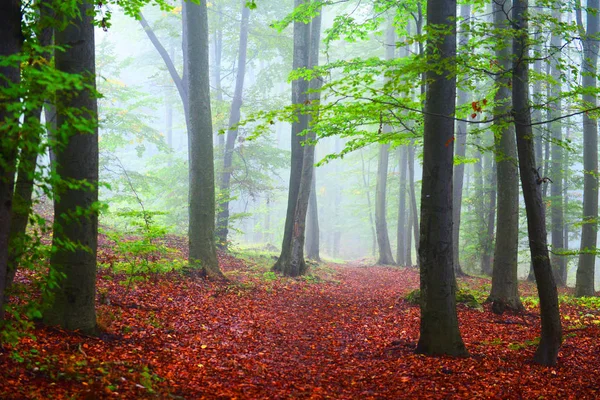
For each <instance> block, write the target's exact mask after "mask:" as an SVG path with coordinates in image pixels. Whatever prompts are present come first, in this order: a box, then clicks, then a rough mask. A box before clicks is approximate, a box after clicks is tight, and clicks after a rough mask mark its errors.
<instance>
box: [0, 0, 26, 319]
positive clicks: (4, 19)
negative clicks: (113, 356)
mask: <svg viewBox="0 0 600 400" xmlns="http://www.w3.org/2000/svg"><path fill="white" fill-rule="evenodd" d="M0 38H2V40H0V59H2V61H5V60H10V61H9V62H5V63H4V62H3V63H2V65H0V76H2V77H3V79H0V96H1V97H3V101H1V102H0V121H2V124H0V321H1V320H3V319H4V299H5V294H4V291H5V285H6V280H7V274H8V243H9V235H10V232H9V228H10V219H11V213H12V197H13V191H14V189H13V185H14V179H15V178H14V177H15V168H16V161H17V150H18V149H17V138H18V134H19V126H18V125H19V119H18V117H16V116H15V111H14V108H15V105H17V104H18V102H19V95H18V93H17V94H15V93H16V91H15V90H14V89H15V85H18V84H19V81H20V68H19V60H18V59H17V58H15V56H16V55H18V54H19V53H20V52H21V48H22V46H23V35H22V33H21V2H20V1H19V0H9V1H3V2H2V3H0ZM11 92H12V94H11ZM5 93H6V94H5ZM4 99H6V100H4Z"/></svg>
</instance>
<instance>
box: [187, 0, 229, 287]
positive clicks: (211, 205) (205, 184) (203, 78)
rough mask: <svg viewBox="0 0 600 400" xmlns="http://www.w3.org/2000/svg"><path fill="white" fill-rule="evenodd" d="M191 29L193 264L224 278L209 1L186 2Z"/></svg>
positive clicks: (191, 208) (189, 55)
mask: <svg viewBox="0 0 600 400" xmlns="http://www.w3.org/2000/svg"><path fill="white" fill-rule="evenodd" d="M183 24H184V31H186V32H187V40H186V41H184V47H183V52H184V55H185V59H186V65H185V69H186V71H187V74H188V79H187V80H186V84H187V86H186V90H187V93H188V101H189V110H188V114H189V116H188V120H187V123H188V146H189V150H188V162H189V183H190V192H189V220H190V226H189V234H188V240H189V248H190V253H189V263H190V266H191V267H192V268H194V269H198V271H199V272H200V275H201V276H206V277H209V278H217V279H221V278H224V276H223V273H222V272H221V270H220V269H219V262H218V260H217V253H216V246H215V171H214V159H213V139H212V134H213V131H212V117H211V109H210V77H209V72H208V17H207V10H206V0H201V1H200V3H199V4H196V3H193V2H189V3H188V2H184V3H183Z"/></svg>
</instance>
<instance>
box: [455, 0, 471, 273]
mask: <svg viewBox="0 0 600 400" xmlns="http://www.w3.org/2000/svg"><path fill="white" fill-rule="evenodd" d="M460 17H461V19H462V22H463V23H465V21H468V20H469V18H470V17H471V5H470V4H462V5H461V6H460ZM468 41H469V33H468V30H467V29H461V32H460V33H459V36H458V42H459V45H466V44H467V43H468ZM457 92H458V99H457V100H458V105H459V106H462V105H464V104H467V103H468V102H469V93H468V92H467V91H466V90H457ZM456 130H457V132H456V144H455V156H456V157H457V158H458V159H459V160H460V158H464V157H465V154H466V151H467V122H466V121H464V120H463V121H458V122H457V123H456ZM464 176H465V164H464V163H463V162H459V163H458V165H456V166H455V167H454V182H453V183H452V185H453V186H452V198H453V201H454V203H453V208H452V213H453V216H452V221H453V225H452V241H453V243H454V250H453V251H454V273H455V274H456V275H459V276H460V275H464V272H463V270H462V268H461V266H460V257H459V256H460V252H459V250H460V246H459V243H460V216H461V209H462V197H463V182H464Z"/></svg>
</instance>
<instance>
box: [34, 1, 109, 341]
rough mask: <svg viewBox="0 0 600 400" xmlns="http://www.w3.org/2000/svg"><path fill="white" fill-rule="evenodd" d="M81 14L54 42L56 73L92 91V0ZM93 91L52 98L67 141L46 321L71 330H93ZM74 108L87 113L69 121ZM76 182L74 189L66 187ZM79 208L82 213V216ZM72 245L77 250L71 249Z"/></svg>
mask: <svg viewBox="0 0 600 400" xmlns="http://www.w3.org/2000/svg"><path fill="white" fill-rule="evenodd" d="M78 7H79V11H80V16H78V17H75V18H74V19H73V20H72V21H71V23H70V24H69V25H68V26H67V27H66V28H65V29H64V30H63V31H57V32H56V35H55V41H56V45H57V46H62V47H64V48H65V49H66V50H65V51H57V52H56V55H55V64H56V69H57V70H59V71H62V72H66V73H71V74H81V75H82V76H84V77H85V78H86V80H87V82H86V83H87V85H89V86H91V87H92V88H95V86H96V73H95V54H94V51H95V46H94V26H93V17H92V16H91V14H90V12H91V11H92V10H93V4H92V3H91V2H87V1H84V2H83V3H81V4H79V6H78ZM96 99H97V98H96V94H95V93H94V89H87V88H84V89H81V90H79V91H78V92H76V93H71V92H58V93H57V94H56V112H57V125H58V127H59V129H60V130H61V131H63V132H68V135H69V136H68V137H67V138H65V140H66V143H64V145H63V146H61V147H60V149H58V150H57V151H56V164H57V165H56V171H57V173H58V175H59V176H60V178H61V183H59V184H58V185H57V186H55V188H54V190H55V198H54V225H53V240H52V246H53V247H54V248H56V251H54V252H53V253H52V256H51V258H50V265H51V271H54V273H59V274H64V275H63V276H64V278H63V279H61V280H60V282H59V286H58V287H56V288H54V289H53V297H52V299H51V303H50V307H49V308H48V309H47V310H46V312H45V313H44V322H45V323H46V324H48V325H59V326H61V327H63V328H65V329H69V330H79V331H81V332H85V333H95V332H96V329H97V327H96V308H95V305H96V252H97V244H98V214H97V203H98V113H97V100H96ZM73 109H77V110H85V111H84V112H83V114H81V115H80V116H78V118H84V119H86V120H87V121H86V124H87V125H86V127H85V128H84V129H83V130H82V131H75V130H74V129H73V126H74V125H75V126H81V122H79V123H76V121H73V119H72V112H73ZM71 181H75V182H78V185H77V187H76V188H74V187H73V186H72V185H70V184H69V183H70V182H71ZM81 210H85V211H84V212H83V213H82V212H81ZM73 246H75V249H73Z"/></svg>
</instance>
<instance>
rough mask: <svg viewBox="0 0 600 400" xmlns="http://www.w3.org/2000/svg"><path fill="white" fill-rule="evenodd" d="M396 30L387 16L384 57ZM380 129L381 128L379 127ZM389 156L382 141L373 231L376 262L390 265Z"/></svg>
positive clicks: (388, 54) (390, 49)
mask: <svg viewBox="0 0 600 400" xmlns="http://www.w3.org/2000/svg"><path fill="white" fill-rule="evenodd" d="M395 50H396V32H395V28H394V24H393V19H392V18H391V17H388V26H387V28H386V34H385V59H386V60H393V59H394V58H395V57H396V54H395ZM382 128H383V129H382V131H381V133H383V134H386V133H390V132H391V131H392V127H391V126H390V125H389V124H385V125H384V126H383V127H382ZM380 129H381V128H380ZM389 157H390V145H389V144H388V143H382V144H380V145H379V158H378V163H377V183H376V187H375V232H376V234H377V246H378V248H379V259H378V260H377V264H381V265H392V264H394V257H393V256H392V248H391V245H390V238H389V235H388V227H387V215H386V214H387V213H386V209H387V207H386V197H387V176H388V163H389Z"/></svg>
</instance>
